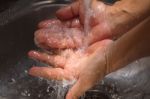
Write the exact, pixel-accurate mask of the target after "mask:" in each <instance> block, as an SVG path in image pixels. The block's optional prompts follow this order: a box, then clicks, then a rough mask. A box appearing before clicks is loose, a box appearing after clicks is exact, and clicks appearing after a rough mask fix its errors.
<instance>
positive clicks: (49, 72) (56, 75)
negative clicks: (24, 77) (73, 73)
mask: <svg viewBox="0 0 150 99" xmlns="http://www.w3.org/2000/svg"><path fill="white" fill-rule="evenodd" d="M29 74H30V75H32V76H35V77H42V78H45V79H49V80H52V79H54V80H63V79H67V80H69V79H70V78H69V75H67V74H66V72H65V71H64V70H63V69H61V68H49V67H32V68H31V69H30V70H29Z"/></svg>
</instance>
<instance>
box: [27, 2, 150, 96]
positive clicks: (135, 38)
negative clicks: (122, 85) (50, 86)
mask: <svg viewBox="0 0 150 99" xmlns="http://www.w3.org/2000/svg"><path fill="white" fill-rule="evenodd" d="M127 1H128V2H127ZM129 1H130V2H129ZM138 1H139V0H137V1H136V4H139V2H138ZM121 2H124V3H125V0H122V1H120V2H118V3H116V4H115V5H116V6H118V7H119V5H121V4H122V3H121ZM137 2H138V3H137ZM145 2H146V4H145V6H143V5H142V6H140V5H141V4H142V3H143V2H142V3H140V5H139V6H140V7H142V9H144V7H145V9H146V7H147V6H148V4H149V1H148V0H147V1H145ZM126 4H131V0H126ZM143 4H144V3H143ZM133 5H134V4H133ZM133 5H132V6H129V8H130V7H131V8H132V9H133V8H135V6H133ZM146 5H147V6H146ZM122 7H123V9H124V7H125V6H124V5H122ZM125 8H126V7H125ZM136 8H137V9H139V8H138V7H136ZM67 9H68V8H67ZM137 9H136V10H135V12H138V11H139V12H140V11H141V10H137ZM145 9H144V11H143V12H145V13H147V11H149V10H148V7H147V9H146V10H145ZM63 11H65V10H63ZM126 11H128V10H126ZM126 11H125V12H126ZM129 11H130V10H129ZM132 11H133V12H134V9H133V10H132ZM141 12H142V11H141ZM58 13H61V11H60V12H58ZM140 14H142V13H140ZM112 15H114V14H112ZM116 15H117V14H116ZM125 15H126V14H125ZM68 16H69V15H68ZM77 16H78V15H77ZM114 16H115V15H114ZM148 16H149V14H148V13H147V14H143V17H142V16H141V17H138V19H139V20H138V21H136V22H137V23H139V22H141V21H142V20H144V21H142V22H141V23H140V24H139V25H137V26H136V27H135V28H134V29H132V30H131V31H129V32H127V33H126V34H124V35H123V36H121V37H120V38H119V39H118V40H116V41H115V42H113V41H112V40H108V39H106V38H105V40H102V41H97V42H96V43H94V44H92V45H90V46H89V47H88V48H86V49H85V51H84V52H80V50H75V49H69V50H68V49H66V50H61V51H60V52H59V53H56V54H53V55H51V54H47V53H41V52H37V51H31V52H29V56H30V57H31V58H34V59H37V60H40V61H43V62H46V63H48V64H50V65H52V66H53V68H52V67H51V68H50V67H35V66H34V67H33V68H31V69H30V71H29V74H31V75H33V76H40V77H43V78H47V79H56V80H63V79H67V80H73V79H76V83H75V85H74V86H73V87H72V88H71V89H70V90H69V92H68V94H67V96H66V99H78V98H79V97H80V96H81V95H82V94H83V93H84V92H85V91H87V90H88V89H90V88H91V87H93V86H94V85H95V84H96V82H97V81H99V80H101V79H103V78H104V77H105V75H107V74H109V73H111V72H113V71H116V70H118V69H119V68H122V67H123V66H125V65H127V64H129V63H130V62H132V61H134V60H136V59H139V58H142V57H146V56H149V55H150V51H149V50H150V46H148V45H149V44H148V42H150V33H149V32H150V29H149V27H150V18H149V17H148ZM73 17H74V16H73V15H72V16H71V18H73ZM124 17H125V16H124ZM120 18H121V17H119V20H118V21H115V22H114V23H115V24H116V23H119V22H120V20H121V19H120ZM110 19H111V18H110ZM110 19H109V18H108V19H107V20H110ZM64 20H68V17H67V18H65V19H64ZM80 20H82V18H81V19H80ZM122 20H123V19H122ZM132 20H133V18H132ZM136 20H137V19H136ZM130 21H131V20H130ZM69 22H70V21H69ZM71 22H73V20H71ZM80 22H82V21H80ZM122 22H124V21H121V22H120V23H122ZM126 22H127V21H125V22H124V23H125V24H127V23H126ZM132 22H133V23H134V21H132ZM54 23H55V21H54ZM54 23H53V24H54ZM60 23H61V25H62V24H65V25H63V26H62V28H64V27H66V26H67V28H68V29H69V28H72V27H71V26H70V24H69V25H68V23H66V22H63V23H62V22H60ZM104 23H105V22H104ZM124 23H123V24H124ZM137 23H136V24H137ZM50 24H51V22H50ZM112 24H113V22H112ZM128 24H129V23H128ZM134 24H135V23H134ZM41 26H42V25H41ZM56 26H57V24H56ZM74 26H75V27H73V29H79V30H81V31H82V28H81V27H78V26H81V24H76V25H74ZM116 26H117V25H116ZM122 26H124V25H122ZM133 26H134V25H132V27H133ZM43 27H44V28H45V26H43ZM43 27H42V28H43ZM51 27H53V25H52V26H51ZM51 27H46V28H51ZM114 27H115V26H114ZM114 27H113V28H114ZM119 28H120V29H121V27H119ZM130 28H131V27H130ZM102 29H106V28H102ZM112 30H113V29H112ZM116 30H117V29H116ZM116 30H114V31H116ZM117 31H118V30H117ZM119 31H120V30H119ZM121 31H123V30H121ZM38 33H39V34H38ZM38 33H37V34H38V35H40V32H38ZM97 33H99V32H97ZM102 33H103V32H102ZM104 33H105V32H104ZM120 33H121V32H120ZM120 33H117V32H116V34H117V35H118V34H119V35H120ZM37 34H35V36H37ZM106 34H107V33H106ZM50 35H51V34H50ZM53 35H55V34H53ZM60 35H62V34H61V33H60ZM95 35H96V34H95ZM111 36H112V35H111ZM40 37H41V36H39V38H40ZM56 37H57V36H56ZM60 37H61V36H60ZM90 37H91V38H92V36H90ZM35 39H36V38H35ZM94 39H95V38H94ZM39 40H41V39H36V41H37V43H38V44H39V45H40V47H42V48H44V47H45V46H46V47H45V48H49V47H51V46H50V45H52V47H54V45H56V44H57V43H56V42H57V41H56V42H53V43H51V44H50V45H48V46H47V43H40V42H39ZM59 40H60V39H59ZM99 40H100V39H99ZM89 41H90V40H89ZM95 41H96V40H95ZM95 41H94V42H95ZM44 42H45V41H44ZM55 43H56V44H55ZM70 45H71V44H70ZM63 46H64V45H63ZM75 46H76V45H75ZM57 47H58V48H59V44H58V45H57ZM57 47H56V46H55V47H54V48H57ZM66 47H67V48H69V47H70V46H66V45H65V47H61V48H62V49H64V48H66ZM71 48H74V47H71ZM118 49H119V51H118ZM116 53H117V54H116ZM122 56H124V57H123V58H122ZM74 62H75V63H74Z"/></svg>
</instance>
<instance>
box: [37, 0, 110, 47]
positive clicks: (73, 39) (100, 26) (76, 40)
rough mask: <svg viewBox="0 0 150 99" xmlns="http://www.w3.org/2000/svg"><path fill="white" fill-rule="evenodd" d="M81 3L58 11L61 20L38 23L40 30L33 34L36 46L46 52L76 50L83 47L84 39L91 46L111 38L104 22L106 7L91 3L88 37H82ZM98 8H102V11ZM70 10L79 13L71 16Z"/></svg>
mask: <svg viewBox="0 0 150 99" xmlns="http://www.w3.org/2000/svg"><path fill="white" fill-rule="evenodd" d="M81 1H82V0H81ZM81 3H82V2H80V3H79V2H76V3H73V4H72V8H70V6H68V7H67V8H64V9H60V10H59V11H58V12H57V17H58V18H59V19H61V20H58V19H52V20H45V21H42V22H40V23H39V28H40V29H39V30H37V31H36V33H35V41H36V43H37V45H39V46H40V47H42V48H44V49H47V50H49V49H50V48H52V49H57V48H59V49H65V48H78V47H81V46H82V45H83V41H84V39H87V40H88V41H89V43H90V44H92V43H94V42H96V41H100V40H103V39H106V38H111V36H112V34H111V33H110V31H111V29H110V27H109V24H107V22H106V20H107V19H106V18H107V17H106V15H107V9H106V8H107V6H106V5H104V4H103V3H101V2H98V3H93V7H92V11H93V15H92V16H91V19H90V26H91V31H90V35H89V36H88V37H84V26H83V24H84V11H83V6H82V5H81ZM77 4H78V5H77ZM77 7H78V8H79V9H78V8H77ZM99 8H102V10H101V9H99ZM71 9H74V10H77V9H78V10H79V11H76V13H74V14H71V15H72V16H71V15H70V13H73V12H71V11H70V10H71ZM98 10H100V11H98ZM74 12H75V11H74ZM78 15H79V17H78ZM62 20H63V21H62ZM111 32H113V31H111ZM54 43H55V44H54Z"/></svg>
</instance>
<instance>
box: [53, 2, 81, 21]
mask: <svg viewBox="0 0 150 99" xmlns="http://www.w3.org/2000/svg"><path fill="white" fill-rule="evenodd" d="M78 15H79V2H74V3H72V4H70V5H68V6H67V7H64V8H62V9H60V10H58V11H57V12H56V16H57V17H58V18H59V19H61V20H68V19H72V18H74V17H76V16H78Z"/></svg>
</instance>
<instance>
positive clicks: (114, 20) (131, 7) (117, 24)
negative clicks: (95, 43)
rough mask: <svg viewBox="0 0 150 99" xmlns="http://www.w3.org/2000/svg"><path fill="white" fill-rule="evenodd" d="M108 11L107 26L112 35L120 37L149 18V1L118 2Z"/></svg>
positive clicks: (124, 0)
mask: <svg viewBox="0 0 150 99" xmlns="http://www.w3.org/2000/svg"><path fill="white" fill-rule="evenodd" d="M108 9H109V12H108V13H109V16H111V17H109V20H110V22H111V23H109V24H112V27H113V28H112V29H114V31H113V33H114V35H115V36H120V35H122V34H124V33H125V32H127V31H129V30H130V29H132V28H133V27H134V26H135V25H137V24H138V23H140V22H141V21H143V20H144V19H145V18H147V17H148V16H150V0H142V1H141V0H119V1H117V2H116V3H115V4H114V5H112V6H108ZM121 30H122V31H121Z"/></svg>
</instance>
